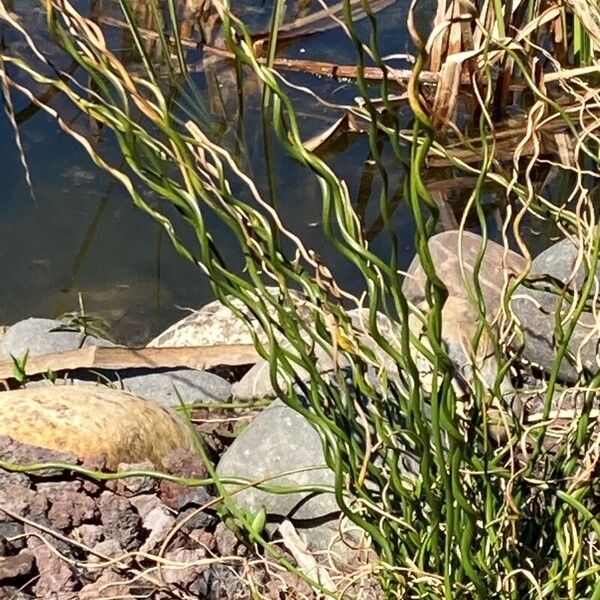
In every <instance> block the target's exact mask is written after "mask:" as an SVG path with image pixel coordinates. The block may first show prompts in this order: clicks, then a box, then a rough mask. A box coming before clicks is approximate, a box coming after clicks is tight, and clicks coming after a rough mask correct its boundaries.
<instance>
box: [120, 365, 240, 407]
mask: <svg viewBox="0 0 600 600" xmlns="http://www.w3.org/2000/svg"><path fill="white" fill-rule="evenodd" d="M121 383H122V386H123V389H125V390H127V391H128V392H131V393H132V394H135V395H136V396H141V397H142V398H148V399H149V400H153V401H154V402H156V403H158V404H160V405H161V406H170V407H177V406H180V404H181V402H183V403H184V404H196V403H201V402H224V401H226V400H228V399H229V398H231V384H230V383H229V382H227V381H225V380H224V379H223V378H222V377H219V376H218V375H214V374H212V373H207V372H206V371H194V370H191V369H177V370H174V371H165V372H161V373H147V374H143V375H136V376H135V377H127V378H125V379H122V380H121ZM180 398H181V402H180Z"/></svg>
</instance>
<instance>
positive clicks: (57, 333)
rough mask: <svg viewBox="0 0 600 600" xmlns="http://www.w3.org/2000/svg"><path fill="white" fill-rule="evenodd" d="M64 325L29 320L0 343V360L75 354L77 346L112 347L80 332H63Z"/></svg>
mask: <svg viewBox="0 0 600 600" xmlns="http://www.w3.org/2000/svg"><path fill="white" fill-rule="evenodd" d="M64 328H65V323H63V322H62V321H57V320H54V319H38V318H35V317H33V318H31V319H26V320H24V321H19V322H18V323H15V324H14V325H13V326H12V327H9V328H8V330H7V331H6V333H5V334H4V337H2V339H0V360H9V359H10V357H11V356H13V357H15V358H17V359H22V358H23V357H24V356H25V354H26V353H27V352H29V356H38V355H40V354H47V353H50V352H66V351H68V350H77V348H79V347H80V346H114V344H113V343H112V342H109V341H108V340H104V339H102V338H98V337H96V336H93V335H87V336H83V337H82V335H81V333H80V332H79V331H65V330H64Z"/></svg>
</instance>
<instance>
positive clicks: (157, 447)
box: [0, 386, 193, 469]
mask: <svg viewBox="0 0 600 600" xmlns="http://www.w3.org/2000/svg"><path fill="white" fill-rule="evenodd" d="M2 435H7V436H10V437H11V438H13V439H15V440H17V441H19V442H22V443H25V444H30V445H33V446H41V447H43V448H50V449H52V450H59V451H64V452H72V453H73V454H75V455H77V456H79V457H81V458H82V459H86V458H91V457H98V456H101V455H103V456H105V457H106V460H107V467H108V468H109V469H114V468H116V467H117V465H118V464H119V463H136V462H141V461H144V460H150V461H152V462H153V463H154V464H155V465H157V466H160V464H161V462H162V458H163V457H164V456H165V455H166V454H168V453H169V452H170V451H172V450H174V449H176V448H192V444H193V442H192V436H191V432H190V430H189V428H188V426H187V424H186V423H184V421H183V420H181V419H180V418H179V417H178V416H177V414H175V413H174V412H172V411H170V410H168V409H165V408H162V407H160V406H158V405H157V404H155V403H154V402H152V401H150V400H145V399H143V398H138V397H137V396H133V395H131V394H128V393H126V392H122V391H120V390H114V389H110V388H102V387H92V386H73V387H71V386H50V387H44V388H36V389H22V390H14V391H9V392H2V393H0V436H2Z"/></svg>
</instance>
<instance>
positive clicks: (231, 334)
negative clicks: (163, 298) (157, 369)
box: [148, 288, 310, 348]
mask: <svg viewBox="0 0 600 600" xmlns="http://www.w3.org/2000/svg"><path fill="white" fill-rule="evenodd" d="M267 289H268V290H269V291H270V292H271V293H272V294H274V295H275V294H277V290H276V288H267ZM290 296H291V298H292V299H293V301H294V306H293V307H292V306H290V310H295V311H297V312H298V314H299V315H300V316H301V317H305V318H309V314H310V311H309V309H308V308H307V307H306V306H305V305H304V300H303V298H302V295H301V294H300V293H298V292H294V291H293V290H291V291H290ZM232 302H233V304H234V305H235V306H236V307H237V308H238V309H239V310H240V311H242V312H244V313H247V308H246V307H245V306H244V305H243V304H242V303H241V302H240V301H239V300H232ZM252 324H253V327H254V328H255V329H256V330H257V331H258V321H256V320H255V319H252ZM252 343H253V340H252V336H251V335H250V331H249V330H248V327H247V325H246V323H245V322H244V321H242V320H241V319H240V318H239V317H238V316H237V315H235V314H234V313H233V312H232V311H231V310H230V309H229V308H227V307H226V306H225V305H224V304H222V303H221V302H220V301H218V300H215V301H214V302H211V303H210V304H207V305H206V306H203V307H202V308H201V309H199V310H197V311H194V312H192V313H190V314H189V315H188V316H187V317H185V318H184V319H182V320H181V321H178V322H177V323H175V324H173V325H172V326H171V327H169V328H168V329H166V330H165V331H163V333H161V334H160V335H158V336H157V337H155V338H154V339H153V340H152V341H151V342H149V343H148V347H157V348H158V347H162V348H166V347H185V346H212V345H215V344H252Z"/></svg>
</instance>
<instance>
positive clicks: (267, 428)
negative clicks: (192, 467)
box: [217, 400, 352, 557]
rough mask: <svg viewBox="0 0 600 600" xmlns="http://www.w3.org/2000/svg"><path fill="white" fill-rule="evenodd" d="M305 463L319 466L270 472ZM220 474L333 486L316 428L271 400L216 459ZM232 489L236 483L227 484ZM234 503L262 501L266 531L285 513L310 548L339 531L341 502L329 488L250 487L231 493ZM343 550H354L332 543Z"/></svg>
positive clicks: (322, 546) (247, 505) (250, 505)
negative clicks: (280, 489) (283, 490)
mask: <svg viewBox="0 0 600 600" xmlns="http://www.w3.org/2000/svg"><path fill="white" fill-rule="evenodd" d="M303 467H322V468H315V469H313V470H307V471H303V472H300V473H294V474H290V475H284V476H279V477H274V476H276V475H277V474H279V473H284V472H287V471H294V470H297V469H301V468H303ZM217 470H218V473H219V475H220V476H221V477H225V476H229V477H240V478H244V479H247V480H250V481H257V480H262V479H265V478H269V477H274V478H273V479H270V480H269V482H268V483H269V484H271V485H288V486H294V485H296V486H298V485H326V486H333V484H334V474H333V472H332V471H331V470H330V469H329V468H327V467H326V466H325V459H324V455H323V448H322V445H321V440H320V438H319V436H318V434H317V432H316V431H315V430H314V429H313V428H312V426H311V425H310V424H309V423H308V421H307V420H306V419H305V418H304V417H303V416H302V415H301V414H300V413H298V412H296V411H294V410H292V409H291V408H289V407H288V406H286V405H285V404H284V403H283V402H281V401H280V400H275V401H274V402H273V404H271V405H270V406H269V407H268V408H267V409H266V410H264V411H263V412H262V413H261V414H260V415H259V416H258V417H257V418H256V419H255V420H254V421H253V422H252V423H251V424H250V425H248V427H247V428H246V429H245V430H244V431H243V432H242V433H241V435H240V436H239V437H238V438H237V439H236V440H235V441H234V442H233V444H232V445H231V446H230V447H229V449H228V450H227V451H226V452H225V454H224V455H223V456H222V458H221V461H220V462H219V465H218V469H217ZM228 487H229V490H230V491H231V492H235V491H236V490H237V489H238V487H237V486H233V485H230V486H228ZM233 499H234V501H235V502H236V503H237V504H238V506H240V507H242V508H243V509H245V510H247V511H251V512H257V511H258V510H260V509H261V507H264V509H265V511H266V513H267V526H266V531H267V533H269V534H272V533H273V532H274V531H275V530H276V529H277V524H278V523H280V522H281V521H282V520H283V519H289V520H290V521H291V522H292V524H293V525H294V527H295V528H296V530H297V532H298V533H299V535H300V536H301V538H302V539H303V541H304V542H305V543H306V544H307V546H308V548H309V550H311V551H323V550H327V549H328V548H329V547H330V545H332V544H333V542H334V541H335V540H336V539H338V536H339V529H338V527H339V508H338V506H337V504H336V501H335V497H334V495H333V494H332V493H325V492H324V493H318V494H310V493H308V492H296V493H291V494H274V493H269V492H266V491H261V490H258V489H256V488H248V489H245V490H243V491H241V492H239V493H236V494H235V495H234V496H233ZM333 545H334V546H335V551H336V552H337V553H338V554H339V555H341V556H346V557H347V556H349V555H350V554H351V553H352V551H351V549H350V548H349V546H347V545H346V544H344V543H342V542H340V543H337V544H333Z"/></svg>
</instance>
